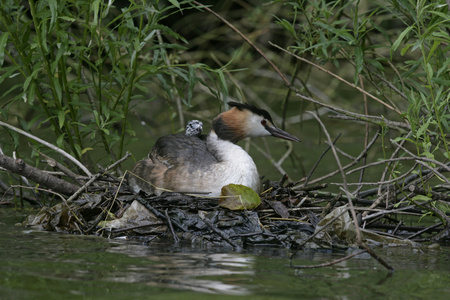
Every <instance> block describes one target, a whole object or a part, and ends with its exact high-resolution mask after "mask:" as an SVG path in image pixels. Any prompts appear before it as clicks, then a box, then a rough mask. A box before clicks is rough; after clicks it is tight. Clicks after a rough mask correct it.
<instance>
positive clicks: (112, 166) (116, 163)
mask: <svg viewBox="0 0 450 300" xmlns="http://www.w3.org/2000/svg"><path fill="white" fill-rule="evenodd" d="M130 156H131V154H130V153H129V152H127V153H126V154H125V156H124V157H122V158H121V159H119V160H118V161H116V162H115V163H113V164H111V165H109V166H108V167H107V168H106V169H105V170H104V171H103V172H100V173H97V174H95V175H94V176H92V177H91V179H89V180H88V182H86V183H85V184H84V185H83V186H82V187H80V188H79V189H78V190H77V191H76V192H75V193H73V195H72V196H70V198H69V199H67V202H69V203H70V202H71V201H72V200H74V199H75V198H76V197H77V196H78V195H79V194H81V193H82V192H83V191H84V190H85V189H86V188H87V187H88V186H90V185H91V184H92V183H93V182H94V181H96V180H97V179H98V178H99V177H100V176H102V175H103V174H104V173H106V172H108V171H109V170H111V169H112V168H114V167H115V166H117V165H118V164H120V163H121V162H123V161H124V160H126V159H127V158H128V157H130Z"/></svg>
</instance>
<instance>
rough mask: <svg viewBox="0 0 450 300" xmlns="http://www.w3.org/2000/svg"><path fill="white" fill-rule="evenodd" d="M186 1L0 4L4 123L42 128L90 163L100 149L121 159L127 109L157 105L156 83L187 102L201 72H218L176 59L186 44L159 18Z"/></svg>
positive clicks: (169, 96) (167, 93)
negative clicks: (146, 103) (150, 103)
mask: <svg viewBox="0 0 450 300" xmlns="http://www.w3.org/2000/svg"><path fill="white" fill-rule="evenodd" d="M188 2H189V1H183V2H179V1H170V4H171V5H169V4H166V5H163V4H160V3H159V1H130V2H129V4H126V6H123V7H119V6H115V5H114V2H113V1H99V0H95V1H87V0H84V1H83V0H82V1H56V0H47V1H29V2H23V1H18V0H8V1H3V2H2V6H1V7H0V15H1V22H0V31H1V32H2V35H1V37H0V66H1V72H0V84H1V83H5V82H14V84H13V85H12V86H11V87H10V88H9V89H8V90H7V91H6V92H5V93H4V94H3V99H5V101H4V103H3V105H2V117H3V118H5V119H8V118H11V119H12V120H13V119H14V118H13V117H16V118H17V119H18V123H19V125H20V127H22V128H23V129H24V130H26V131H30V130H33V129H37V128H40V129H41V130H43V129H45V131H46V132H48V136H47V137H46V139H47V140H50V141H55V143H56V145H57V146H58V147H60V148H62V149H66V150H67V151H69V152H70V153H72V155H74V156H75V157H76V158H78V159H82V160H83V161H84V162H85V163H88V164H90V165H91V167H92V166H93V161H94V159H93V158H92V157H91V153H92V152H94V151H92V150H94V149H95V150H96V151H97V152H103V153H104V154H100V153H97V154H96V157H99V156H100V157H106V158H108V159H109V161H114V160H115V159H117V158H118V157H120V156H122V155H123V153H124V146H125V142H126V140H127V138H129V137H130V136H131V137H132V136H134V131H133V129H132V128H131V127H130V126H129V118H130V109H131V108H132V107H133V106H135V105H136V104H138V103H139V102H142V101H152V99H153V98H154V97H155V94H154V93H152V89H154V88H155V86H156V87H157V89H159V90H161V91H164V93H165V97H166V98H167V99H173V98H175V97H179V98H180V99H182V100H183V102H184V103H185V104H187V105H189V103H190V101H191V99H192V90H193V88H194V86H195V84H196V83H197V82H202V80H201V79H199V78H198V77H197V76H198V72H206V73H214V72H215V71H214V70H212V69H210V68H208V67H207V66H205V65H202V64H195V65H188V64H178V63H177V53H178V52H179V51H184V50H185V49H186V48H185V46H186V45H187V41H186V40H185V39H184V38H183V37H182V36H180V35H179V34H177V33H176V32H174V31H173V30H172V29H171V28H170V27H168V26H165V25H164V24H162V21H164V19H165V18H167V17H168V16H170V15H171V14H173V13H175V12H179V11H180V10H183V8H181V6H180V5H181V4H186V3H188ZM123 3H125V2H123ZM117 5H120V3H118V4H117ZM122 5H123V4H122ZM184 6H186V8H184V9H190V8H192V7H191V6H188V5H184ZM218 74H221V73H220V72H219V73H218ZM209 76H210V77H211V78H212V79H213V80H214V79H215V76H216V75H214V74H212V75H209ZM17 107H20V111H17V109H15V108H17ZM25 114H26V115H27V116H26V121H25V120H24V119H23V118H24V115H25ZM36 147H38V145H36ZM104 163H108V161H106V162H104Z"/></svg>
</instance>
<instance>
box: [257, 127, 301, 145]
mask: <svg viewBox="0 0 450 300" xmlns="http://www.w3.org/2000/svg"><path fill="white" fill-rule="evenodd" d="M265 127H266V130H267V131H268V132H270V134H271V135H272V136H274V137H277V138H280V139H284V140H288V141H293V142H300V140H299V139H298V138H297V137H296V136H295V135H293V134H290V133H288V132H286V131H284V130H281V129H280V128H277V127H275V126H269V125H267V126H265Z"/></svg>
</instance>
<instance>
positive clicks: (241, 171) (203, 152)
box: [128, 102, 300, 197]
mask: <svg viewBox="0 0 450 300" xmlns="http://www.w3.org/2000/svg"><path fill="white" fill-rule="evenodd" d="M228 104H229V105H230V107H231V109H230V110H227V111H225V112H223V113H221V114H220V115H218V116H217V117H216V118H215V119H214V120H213V122H212V127H211V131H210V132H209V134H208V135H207V136H206V138H202V137H200V133H201V130H202V123H201V122H199V121H197V122H198V123H196V121H191V122H193V123H191V122H190V123H189V124H188V126H187V129H186V133H178V134H170V135H166V136H163V137H161V138H159V139H158V140H157V141H156V143H155V145H154V146H153V148H152V150H151V152H150V154H149V156H148V158H146V159H144V160H141V161H138V162H137V163H136V164H135V165H134V166H133V168H132V169H131V172H130V174H129V177H128V182H129V184H130V186H131V187H132V189H133V191H134V192H136V193H137V192H139V191H140V190H143V191H145V192H147V193H150V194H156V195H160V194H161V193H162V192H163V191H165V190H170V191H175V192H184V193H192V194H204V195H207V196H214V197H217V196H220V193H221V189H222V187H223V186H225V185H228V184H231V183H234V184H242V185H245V186H247V187H250V188H252V189H253V190H255V191H256V192H257V193H259V192H260V190H261V181H260V178H259V174H258V170H257V168H256V165H255V163H254V162H253V159H252V158H251V157H250V155H249V154H248V153H247V152H246V151H245V150H244V149H242V148H241V147H239V146H238V145H236V144H235V143H237V142H238V141H240V140H242V139H244V138H246V137H260V136H274V137H278V138H282V139H285V140H289V141H295V142H299V141H300V140H299V139H298V138H297V137H296V136H294V135H292V134H290V133H287V132H285V131H283V130H281V129H279V128H277V127H275V125H274V124H273V121H272V118H271V117H270V115H269V113H268V112H267V111H265V110H263V109H259V108H257V107H256V106H253V105H251V104H241V103H237V102H228ZM192 128H193V129H192ZM191 129H192V130H191Z"/></svg>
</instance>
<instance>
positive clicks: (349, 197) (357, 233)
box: [308, 111, 393, 271]
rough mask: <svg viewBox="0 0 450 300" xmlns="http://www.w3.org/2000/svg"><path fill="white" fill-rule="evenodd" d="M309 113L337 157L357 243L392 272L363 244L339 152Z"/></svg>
mask: <svg viewBox="0 0 450 300" xmlns="http://www.w3.org/2000/svg"><path fill="white" fill-rule="evenodd" d="M308 113H310V114H311V115H312V116H313V117H314V118H316V120H317V122H319V124H320V126H321V127H322V130H323V131H324V133H325V135H326V137H327V139H328V142H329V143H330V144H331V150H332V151H333V155H334V157H335V160H336V163H337V164H338V167H339V171H340V173H341V175H342V181H343V186H344V188H343V189H342V190H343V191H344V192H345V194H346V195H347V200H348V206H349V208H350V213H351V215H352V218H353V222H354V223H355V230H356V242H357V244H358V245H360V246H361V247H363V248H364V249H366V250H367V252H369V254H370V255H371V256H372V257H373V258H375V259H376V260H377V261H378V262H379V263H380V264H382V265H383V266H385V267H386V268H387V269H388V270H391V271H392V270H393V268H392V267H391V266H390V265H389V264H387V263H386V262H385V261H384V260H383V259H381V258H380V257H379V256H378V255H376V254H375V252H373V251H372V250H371V249H370V248H369V247H368V246H367V245H366V244H364V243H363V242H362V238H361V231H360V228H359V224H358V219H357V217H356V212H355V208H354V206H353V201H352V196H351V195H350V192H349V190H348V186H347V179H346V176H345V173H344V170H343V169H342V165H341V162H340V160H339V156H338V154H337V152H336V149H335V147H334V145H333V144H332V142H331V137H330V135H329V133H328V130H327V128H326V127H325V125H324V124H323V123H322V121H321V120H320V118H319V117H318V116H317V115H316V114H315V113H313V112H310V111H308Z"/></svg>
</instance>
